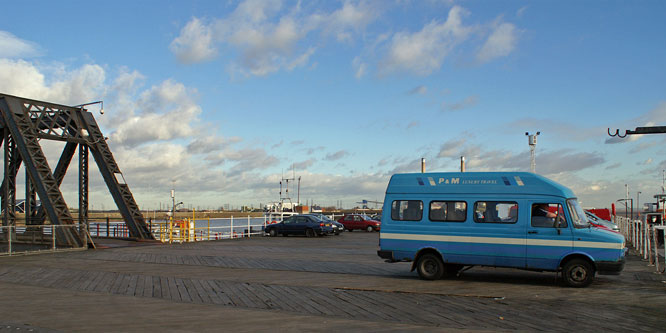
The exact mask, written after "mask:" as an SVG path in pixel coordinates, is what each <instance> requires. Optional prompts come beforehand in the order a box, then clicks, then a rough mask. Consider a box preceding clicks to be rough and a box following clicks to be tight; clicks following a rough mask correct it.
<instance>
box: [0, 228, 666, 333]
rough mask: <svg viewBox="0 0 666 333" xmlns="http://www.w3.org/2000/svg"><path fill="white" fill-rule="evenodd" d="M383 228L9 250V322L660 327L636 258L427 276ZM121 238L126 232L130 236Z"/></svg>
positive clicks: (244, 327)
mask: <svg viewBox="0 0 666 333" xmlns="http://www.w3.org/2000/svg"><path fill="white" fill-rule="evenodd" d="M377 237H378V234H377V233H365V232H354V233H344V234H343V235H341V236H329V237H323V238H304V237H277V238H269V237H256V238H250V239H247V238H246V239H236V240H224V241H215V242H205V243H195V244H182V245H148V246H132V247H114V248H109V249H104V250H90V251H84V252H70V253H56V254H41V255H33V256H20V257H3V258H0V306H1V307H2V309H3V311H2V314H0V330H1V329H2V328H9V329H25V330H28V329H32V330H34V331H44V332H46V331H59V330H60V331H91V330H96V331H145V330H148V329H160V330H170V331H176V330H177V331H220V330H223V329H227V330H232V329H233V330H234V331H275V330H278V329H281V330H287V331H312V330H315V331H317V330H343V329H344V330H351V331H361V330H362V331H405V330H417V329H418V330H421V331H422V330H426V331H436V330H455V329H460V330H472V331H475V330H478V331H490V330H492V331H497V330H529V331H534V330H557V331H570V330H584V331H598V330H610V331H620V330H622V331H625V330H629V331H638V330H640V331H657V330H663V328H664V326H665V324H666V316H665V315H666V283H664V282H663V281H664V280H666V276H663V275H661V274H655V273H653V268H652V267H648V266H647V265H646V264H645V263H644V262H642V261H640V260H639V259H638V258H636V257H633V256H632V257H630V258H629V262H628V263H627V266H626V268H625V271H624V272H623V273H622V275H620V276H598V277H597V280H596V281H595V283H593V284H592V286H590V287H588V288H585V289H573V288H566V287H562V286H561V285H560V283H559V282H558V281H557V279H556V275H555V274H554V273H535V272H525V271H520V270H510V269H493V268H473V269H471V270H468V271H466V272H464V273H463V274H462V275H461V276H460V277H457V278H453V279H447V280H440V281H423V280H420V279H419V278H418V276H417V275H416V273H413V272H409V267H410V264H408V263H393V264H389V263H385V262H383V261H382V260H381V259H380V258H379V257H377V255H376V249H377ZM116 245H117V244H116Z"/></svg>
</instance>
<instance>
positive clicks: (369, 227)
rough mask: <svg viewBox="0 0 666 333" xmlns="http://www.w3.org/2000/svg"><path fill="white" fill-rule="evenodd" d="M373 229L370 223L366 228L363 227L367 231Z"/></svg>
mask: <svg viewBox="0 0 666 333" xmlns="http://www.w3.org/2000/svg"><path fill="white" fill-rule="evenodd" d="M373 230H375V229H373V228H372V226H370V225H369V226H368V227H367V228H365V231H367V232H372V231H373Z"/></svg>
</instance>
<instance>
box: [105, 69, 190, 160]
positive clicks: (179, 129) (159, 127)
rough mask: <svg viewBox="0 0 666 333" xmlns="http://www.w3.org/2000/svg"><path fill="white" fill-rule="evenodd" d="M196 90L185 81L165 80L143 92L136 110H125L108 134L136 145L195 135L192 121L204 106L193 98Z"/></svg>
mask: <svg viewBox="0 0 666 333" xmlns="http://www.w3.org/2000/svg"><path fill="white" fill-rule="evenodd" d="M195 94H196V90H193V89H188V88H186V87H185V86H184V85H183V84H182V83H178V82H175V81H173V80H166V81H164V82H162V83H161V84H160V85H157V86H153V87H151V88H150V89H148V90H146V91H144V92H143V93H142V94H141V95H140V97H139V98H138V100H137V101H136V103H134V109H133V110H132V109H128V110H123V115H126V116H125V117H122V118H120V119H117V123H116V124H114V125H115V127H116V129H115V130H114V131H113V132H112V133H111V134H110V135H109V137H110V138H111V140H113V141H114V142H116V143H117V144H120V145H125V146H129V147H135V146H138V145H141V144H145V143H147V142H151V141H166V140H171V139H175V138H186V137H190V136H193V135H194V134H195V133H196V131H195V128H194V127H193V123H195V122H196V121H197V116H198V115H199V114H200V113H201V107H199V105H197V104H196V102H195V101H194V100H193V99H192V97H191V96H192V95H195Z"/></svg>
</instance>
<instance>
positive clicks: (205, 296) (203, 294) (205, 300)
mask: <svg viewBox="0 0 666 333" xmlns="http://www.w3.org/2000/svg"><path fill="white" fill-rule="evenodd" d="M190 282H191V283H192V285H193V286H194V289H195V290H196V292H197V294H198V296H199V298H200V299H201V302H202V303H205V304H212V303H213V301H212V300H211V299H210V297H209V296H208V293H207V292H206V290H204V288H203V286H202V285H201V281H199V280H198V279H191V280H190Z"/></svg>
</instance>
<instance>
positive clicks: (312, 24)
mask: <svg viewBox="0 0 666 333" xmlns="http://www.w3.org/2000/svg"><path fill="white" fill-rule="evenodd" d="M377 15H378V10H377V8H376V7H375V6H373V5H372V2H365V1H362V2H352V1H345V2H344V3H343V4H342V6H341V7H340V8H339V9H337V10H334V11H332V12H330V13H321V12H317V13H307V12H306V11H305V10H304V9H302V8H301V5H300V3H299V4H296V5H294V6H293V7H292V8H283V4H282V2H281V1H257V0H246V1H243V2H241V3H240V4H238V6H237V7H236V9H235V10H234V11H233V12H232V13H231V14H229V15H228V16H226V17H223V18H219V19H215V20H213V21H212V22H211V23H210V24H205V23H203V22H202V21H201V20H200V19H199V18H196V17H195V18H193V19H192V20H190V22H188V23H187V25H185V27H183V29H182V30H181V32H180V35H179V36H178V37H176V38H175V39H174V40H173V41H172V43H171V45H170V49H171V51H172V52H173V53H174V54H175V55H176V56H177V58H178V59H179V61H181V62H183V63H195V62H202V61H207V60H211V59H213V58H215V57H216V56H217V55H218V53H219V52H218V49H217V47H218V46H224V47H225V49H226V50H225V52H224V53H225V54H229V55H231V56H232V57H235V56H238V59H237V61H236V62H234V63H232V64H230V65H228V66H227V67H228V68H229V69H230V70H231V71H233V72H238V73H240V74H242V75H246V76H248V75H253V76H266V75H269V74H272V73H275V72H277V71H279V70H282V69H286V70H293V69H295V68H298V67H305V66H306V65H308V63H309V62H310V58H311V57H312V55H313V54H314V53H315V51H316V49H317V46H316V45H315V44H317V43H318V42H317V41H313V40H307V39H306V37H307V36H308V34H310V33H311V32H313V31H320V32H321V33H322V34H323V36H327V35H333V36H335V38H336V40H338V41H345V42H347V41H351V40H352V39H353V36H354V35H355V34H358V33H359V32H360V31H362V30H363V29H364V28H365V27H366V26H367V25H368V24H369V23H370V22H372V21H373V20H375V19H376V17H377Z"/></svg>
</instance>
